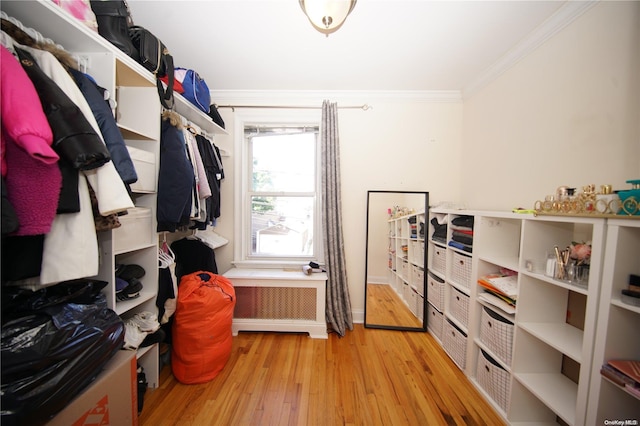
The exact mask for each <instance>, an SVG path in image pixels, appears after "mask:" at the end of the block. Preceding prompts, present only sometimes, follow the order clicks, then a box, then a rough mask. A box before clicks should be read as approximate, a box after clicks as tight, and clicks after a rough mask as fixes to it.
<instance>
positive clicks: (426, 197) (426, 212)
mask: <svg viewBox="0 0 640 426" xmlns="http://www.w3.org/2000/svg"><path fill="white" fill-rule="evenodd" d="M379 193H386V194H392V193H396V194H422V195H424V215H425V230H424V231H425V232H424V258H423V269H424V274H423V280H424V284H423V285H424V287H423V288H424V295H423V296H424V297H423V309H422V327H404V326H396V325H384V324H371V323H367V283H368V279H369V277H368V274H369V268H368V266H369V225H370V224H369V213H370V212H369V207H370V198H371V195H372V194H379ZM366 214H367V219H366V225H365V226H366V228H365V233H366V241H365V262H364V263H365V271H364V327H365V328H375V329H383V330H399V331H422V332H426V331H427V324H428V318H429V316H428V315H427V305H428V302H427V291H428V286H427V276H428V274H427V259H428V251H429V244H428V243H427V242H428V238H427V234H428V230H429V193H428V192H423V191H391V190H369V191H367V213H366Z"/></svg>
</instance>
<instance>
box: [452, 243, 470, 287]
mask: <svg viewBox="0 0 640 426" xmlns="http://www.w3.org/2000/svg"><path fill="white" fill-rule="evenodd" d="M451 267H452V270H451V279H452V280H453V282H454V283H456V284H460V285H461V286H464V287H467V288H469V286H470V285H471V257H469V256H465V255H463V254H460V253H458V252H455V251H454V252H453V264H452V265H451Z"/></svg>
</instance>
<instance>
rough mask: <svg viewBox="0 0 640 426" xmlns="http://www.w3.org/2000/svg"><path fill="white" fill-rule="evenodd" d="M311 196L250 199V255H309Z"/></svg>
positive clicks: (257, 197) (310, 251)
mask: <svg viewBox="0 0 640 426" xmlns="http://www.w3.org/2000/svg"><path fill="white" fill-rule="evenodd" d="M313 208H314V197H265V196H260V195H254V196H252V197H251V253H252V254H254V255H263V256H270V255H276V256H281V255H286V256H310V255H312V254H313V253H312V250H313Z"/></svg>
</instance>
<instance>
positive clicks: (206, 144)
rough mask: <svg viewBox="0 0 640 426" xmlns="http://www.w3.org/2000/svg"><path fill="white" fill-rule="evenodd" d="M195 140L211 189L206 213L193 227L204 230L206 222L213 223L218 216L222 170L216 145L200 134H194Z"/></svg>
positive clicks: (206, 203)
mask: <svg viewBox="0 0 640 426" xmlns="http://www.w3.org/2000/svg"><path fill="white" fill-rule="evenodd" d="M196 142H197V145H198V151H199V152H200V156H201V157H202V163H203V166H204V170H205V175H206V177H207V181H208V182H209V188H210V189H211V196H210V197H209V198H207V199H206V202H205V205H206V212H207V214H206V216H205V217H204V218H202V219H201V220H199V221H197V222H196V224H195V228H197V229H200V230H204V229H206V227H207V225H208V224H212V223H214V221H215V220H216V219H217V218H218V217H220V186H221V185H220V183H221V181H222V179H223V178H224V170H223V169H222V161H221V160H220V154H219V150H218V149H217V147H215V146H214V145H213V143H212V142H211V141H210V140H209V139H207V138H206V137H205V136H203V135H202V134H198V135H196ZM216 151H217V154H216Z"/></svg>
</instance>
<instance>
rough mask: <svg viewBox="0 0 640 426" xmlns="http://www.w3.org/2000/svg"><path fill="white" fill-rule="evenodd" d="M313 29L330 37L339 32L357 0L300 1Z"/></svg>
mask: <svg viewBox="0 0 640 426" xmlns="http://www.w3.org/2000/svg"><path fill="white" fill-rule="evenodd" d="M299 1H300V7H301V8H302V10H303V11H304V14H305V15H307V18H309V22H311V25H313V28H315V29H316V30H318V31H320V32H321V33H323V34H325V35H326V36H327V37H329V34H331V33H333V32H336V31H338V29H339V28H340V27H341V26H342V24H344V21H345V19H347V16H349V14H350V13H351V11H352V10H353V8H354V7H355V5H356V0H299Z"/></svg>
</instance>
